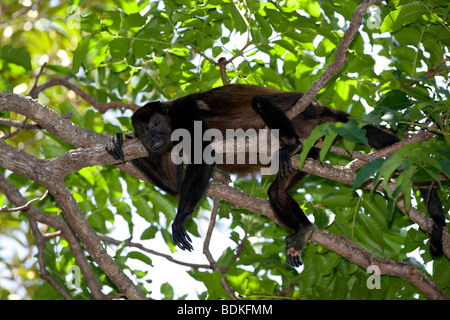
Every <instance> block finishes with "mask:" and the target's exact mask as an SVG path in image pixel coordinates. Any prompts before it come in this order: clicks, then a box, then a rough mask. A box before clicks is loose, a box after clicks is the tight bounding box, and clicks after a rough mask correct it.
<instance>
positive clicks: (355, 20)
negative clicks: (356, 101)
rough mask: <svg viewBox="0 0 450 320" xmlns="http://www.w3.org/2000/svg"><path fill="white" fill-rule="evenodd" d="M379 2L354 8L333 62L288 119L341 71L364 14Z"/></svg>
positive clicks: (290, 110)
mask: <svg viewBox="0 0 450 320" xmlns="http://www.w3.org/2000/svg"><path fill="white" fill-rule="evenodd" d="M380 2H381V0H365V1H364V2H363V3H361V4H360V5H359V6H358V7H357V8H356V10H355V11H354V12H353V15H352V19H351V20H350V25H349V27H348V29H347V30H346V31H345V33H344V36H343V37H342V40H341V41H340V42H339V45H338V47H337V49H336V54H335V57H334V62H333V63H332V64H330V65H329V66H328V68H327V69H326V70H325V72H324V73H322V75H321V76H320V77H319V78H318V79H317V80H316V81H315V82H314V84H313V85H312V86H311V87H310V88H309V90H308V91H307V92H306V93H305V94H304V95H303V96H302V97H301V98H300V99H299V101H297V103H296V104H295V105H294V106H293V107H292V108H290V109H289V110H288V111H287V112H286V115H287V116H288V118H289V119H293V118H295V117H296V116H298V115H299V114H300V113H302V112H303V111H305V109H306V108H307V107H308V106H309V105H310V104H311V103H312V102H313V100H314V98H315V97H316V95H317V94H318V93H319V91H320V90H321V89H322V88H323V87H324V86H325V85H326V84H327V83H328V81H330V80H331V78H333V77H334V76H335V75H337V74H338V73H339V72H340V71H341V70H342V68H343V67H344V65H345V63H346V61H347V57H346V55H347V50H348V48H349V46H350V44H351V43H352V41H353V39H354V38H355V36H356V34H357V33H358V29H359V27H360V26H361V22H362V19H363V17H364V14H365V13H366V12H367V9H369V7H370V6H373V5H375V4H377V3H380Z"/></svg>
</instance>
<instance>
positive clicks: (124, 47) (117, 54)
mask: <svg viewBox="0 0 450 320" xmlns="http://www.w3.org/2000/svg"><path fill="white" fill-rule="evenodd" d="M130 49H131V39H128V38H116V39H114V40H113V41H111V43H110V44H109V51H110V53H111V57H112V58H113V59H115V60H122V59H124V58H125V57H126V55H127V54H128V52H129V51H130Z"/></svg>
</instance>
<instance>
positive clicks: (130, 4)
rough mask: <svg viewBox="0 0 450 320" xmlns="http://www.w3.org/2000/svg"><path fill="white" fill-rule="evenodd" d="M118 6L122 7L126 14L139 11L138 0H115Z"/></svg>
mask: <svg viewBox="0 0 450 320" xmlns="http://www.w3.org/2000/svg"><path fill="white" fill-rule="evenodd" d="M114 2H115V3H116V4H117V6H118V7H119V8H120V9H122V10H123V11H124V12H125V13H126V14H132V13H135V12H138V10H139V7H138V3H137V1H129V0H114Z"/></svg>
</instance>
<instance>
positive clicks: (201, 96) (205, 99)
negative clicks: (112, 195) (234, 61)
mask: <svg viewBox="0 0 450 320" xmlns="http://www.w3.org/2000/svg"><path fill="white" fill-rule="evenodd" d="M301 96H302V93H298V92H285V91H280V90H275V89H270V88H265V87H260V86H253V85H244V84H232V85H226V86H223V87H219V88H215V89H211V90H208V91H205V92H200V93H194V94H190V95H187V96H184V97H181V98H178V99H175V100H171V101H168V102H159V101H155V102H150V103H147V104H146V105H145V106H143V107H141V108H139V109H138V110H137V111H136V112H135V113H134V114H133V116H132V118H131V120H132V125H133V128H134V130H135V131H134V136H135V137H136V138H138V139H139V140H140V141H141V142H142V144H143V145H144V146H145V148H146V149H147V151H148V153H149V156H148V157H146V158H139V159H135V160H133V164H134V165H135V166H136V167H137V168H139V169H140V170H141V171H142V172H143V173H144V174H145V175H146V176H148V178H149V179H150V180H151V181H152V182H153V183H154V184H155V185H156V186H158V187H160V188H161V189H163V190H165V191H166V192H168V193H170V194H173V195H179V207H178V212H177V215H176V217H175V220H174V222H173V225H172V235H173V240H174V242H175V244H176V245H178V247H180V248H181V249H183V250H189V251H191V250H192V249H193V247H192V244H191V239H190V238H189V235H188V234H187V232H186V229H185V226H184V225H185V222H186V220H187V219H188V218H190V217H191V215H192V213H193V211H194V209H195V207H196V206H197V204H198V203H199V201H200V200H201V198H202V197H203V195H204V192H205V190H206V188H207V186H208V183H209V180H210V178H211V175H212V172H213V168H214V165H215V164H214V163H209V162H207V161H205V160H203V159H202V160H200V161H196V162H195V161H194V162H193V161H191V163H189V164H187V165H186V167H185V168H184V167H183V165H182V164H175V163H174V162H173V161H172V160H173V159H171V157H170V156H169V154H170V153H171V151H172V149H173V148H174V144H173V141H172V139H171V134H172V133H173V132H174V131H175V130H177V129H184V130H187V132H188V133H190V136H191V137H193V138H192V139H191V145H192V147H193V148H197V150H199V151H200V152H202V151H204V150H205V148H206V147H208V145H209V144H210V142H211V140H209V141H203V134H204V133H205V132H206V130H207V129H216V130H218V131H220V132H221V133H223V134H224V135H226V130H227V129H243V130H247V129H262V128H265V127H266V126H268V127H269V128H270V129H271V130H272V131H274V130H275V129H278V133H279V136H278V139H279V144H280V147H279V150H278V157H279V158H278V160H279V168H280V170H279V173H278V174H277V176H276V178H275V180H274V181H273V183H272V184H271V185H270V187H269V189H268V196H269V200H270V204H271V206H272V208H273V210H274V211H275V213H276V214H277V216H278V217H279V219H280V220H281V221H282V222H283V223H284V224H285V225H286V226H287V227H289V228H290V229H292V230H293V231H294V234H293V235H291V236H288V237H287V238H286V262H287V263H288V264H290V265H292V266H294V267H296V266H299V265H301V264H302V261H301V257H300V256H301V253H302V250H303V247H304V246H305V244H306V243H307V241H308V240H309V237H310V236H311V233H312V231H313V225H312V224H311V222H310V221H309V220H308V218H307V217H306V215H305V213H304V212H303V211H302V209H301V208H300V207H299V205H298V204H297V203H296V202H295V201H294V200H293V199H292V198H291V197H290V196H289V194H288V191H289V190H290V189H291V188H293V187H294V186H295V185H296V184H297V183H298V182H299V181H300V180H301V179H302V178H303V177H304V176H305V175H306V174H305V173H304V172H301V171H299V170H298V169H297V168H291V166H290V156H291V155H292V154H294V153H296V152H298V151H299V150H300V149H301V143H300V140H299V139H300V138H306V137H308V135H309V134H310V133H311V131H312V130H313V129H314V127H315V126H317V125H318V124H321V123H325V122H329V121H332V122H346V121H347V120H348V118H349V114H347V113H345V112H343V111H339V110H334V109H330V108H327V107H324V106H321V105H319V104H318V103H316V102H313V103H311V104H310V105H309V106H308V107H307V108H306V110H305V111H304V112H302V113H301V114H300V115H298V116H297V117H295V118H294V119H292V120H289V119H288V118H287V116H286V115H285V113H284V112H285V111H286V110H287V109H289V108H290V107H292V106H293V105H294V104H295V103H296V101H298V99H299V98H300V97H301ZM199 124H200V125H201V126H200V127H199V126H198V125H199ZM196 125H197V127H196ZM198 128H200V129H198ZM365 129H366V132H367V138H368V142H369V144H370V145H371V146H372V147H373V148H376V149H380V148H384V147H386V146H389V145H391V144H393V143H395V142H397V141H398V139H397V138H396V137H395V136H393V135H391V134H388V133H386V132H385V131H382V130H380V129H378V128H376V127H374V126H371V125H368V126H366V127H365ZM196 130H201V132H200V133H201V135H200V136H198V135H197V136H196V134H198V133H199V132H198V131H197V132H196ZM195 137H197V138H195ZM195 139H196V141H194V140H195ZM122 140H123V136H122V134H116V135H114V136H112V139H111V140H110V141H109V142H108V144H107V146H106V150H107V151H108V152H109V153H110V154H111V155H112V156H114V157H115V158H116V159H120V160H122V161H124V156H123V152H122V148H121V145H122ZM195 143H197V146H194V144H195ZM199 146H200V147H199ZM198 148H200V149H198ZM309 156H312V157H315V158H317V151H315V150H314V149H313V151H311V152H310V154H309ZM217 166H218V167H219V168H220V169H221V170H222V171H224V172H236V171H238V172H255V171H256V170H258V169H259V167H260V166H261V164H258V163H256V164H226V163H225V164H220V165H219V164H217ZM183 171H184V176H183ZM420 191H421V192H422V194H423V196H424V198H425V199H426V200H427V204H428V210H429V212H430V215H431V217H432V218H433V221H434V228H433V232H432V235H431V250H432V253H433V254H435V255H440V254H441V253H442V243H441V235H442V229H443V226H444V225H445V220H444V214H443V210H442V206H441V203H440V200H439V197H438V195H437V193H436V190H435V189H431V190H420Z"/></svg>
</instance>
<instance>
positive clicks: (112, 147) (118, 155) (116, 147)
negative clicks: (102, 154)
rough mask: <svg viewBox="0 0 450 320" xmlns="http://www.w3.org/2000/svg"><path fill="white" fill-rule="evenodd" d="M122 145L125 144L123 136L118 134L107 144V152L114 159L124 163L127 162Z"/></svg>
mask: <svg viewBox="0 0 450 320" xmlns="http://www.w3.org/2000/svg"><path fill="white" fill-rule="evenodd" d="M122 144H123V134H122V133H116V134H114V135H113V136H111V138H110V139H109V141H108V142H107V143H106V146H105V150H106V151H107V152H108V153H109V154H110V155H112V156H113V157H114V159H117V160H121V161H122V162H125V157H124V155H123V150H122Z"/></svg>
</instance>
